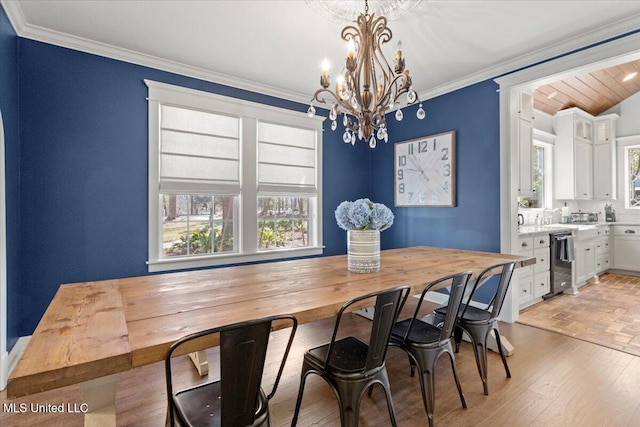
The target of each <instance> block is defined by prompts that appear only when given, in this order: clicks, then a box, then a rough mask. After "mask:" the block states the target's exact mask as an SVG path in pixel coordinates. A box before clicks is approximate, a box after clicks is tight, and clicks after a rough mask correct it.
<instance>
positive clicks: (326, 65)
mask: <svg viewBox="0 0 640 427" xmlns="http://www.w3.org/2000/svg"><path fill="white" fill-rule="evenodd" d="M330 65H331V64H329V60H328V59H326V58H325V59H324V61H322V75H323V76H328V75H329V66H330Z"/></svg>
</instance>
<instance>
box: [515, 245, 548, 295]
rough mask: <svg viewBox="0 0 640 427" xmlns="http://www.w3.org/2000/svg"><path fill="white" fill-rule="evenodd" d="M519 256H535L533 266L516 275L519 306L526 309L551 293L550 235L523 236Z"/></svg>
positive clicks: (520, 270)
mask: <svg viewBox="0 0 640 427" xmlns="http://www.w3.org/2000/svg"><path fill="white" fill-rule="evenodd" d="M517 248H518V251H517V252H516V254H517V255H522V256H529V257H531V256H535V257H536V263H535V264H534V265H533V266H529V267H524V268H519V269H517V270H516V273H515V274H514V278H515V279H517V284H518V290H519V293H518V305H519V306H520V308H524V307H526V306H529V305H531V304H534V303H536V302H538V301H541V300H542V296H543V295H545V294H548V293H549V235H548V234H543V235H534V236H521V237H519V238H518V246H517Z"/></svg>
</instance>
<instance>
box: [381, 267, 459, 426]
mask: <svg viewBox="0 0 640 427" xmlns="http://www.w3.org/2000/svg"><path fill="white" fill-rule="evenodd" d="M470 277H471V272H470V271H468V272H464V273H458V274H453V275H450V276H446V277H443V278H440V279H438V280H435V281H433V282H431V283H429V284H427V286H426V287H425V288H424V290H423V291H422V294H421V295H420V300H419V301H418V305H417V307H416V309H415V311H414V314H413V317H411V318H409V319H405V320H403V321H401V322H398V323H396V324H395V326H394V327H393V331H392V333H391V341H390V342H389V345H391V346H396V347H399V348H400V349H402V350H404V352H405V353H407V356H408V357H409V364H410V366H411V376H414V375H415V367H416V365H417V366H418V368H419V369H420V374H421V375H420V389H421V391H422V401H423V403H424V409H425V410H426V412H427V419H428V420H429V426H433V411H434V407H435V365H436V362H437V361H438V359H439V358H440V356H442V355H443V354H445V353H446V354H447V355H449V360H450V361H451V369H452V370H453V378H454V379H455V382H456V387H458V394H459V395H460V401H461V402H462V407H463V408H465V409H466V408H467V403H466V401H465V399H464V395H463V394H462V387H461V386H460V380H459V378H458V371H457V369H456V362H455V358H454V355H453V347H452V345H451V336H452V334H453V331H454V328H455V325H456V320H457V316H456V313H457V312H458V309H459V308H460V305H461V303H462V297H463V295H464V290H465V287H466V286H467V282H468V281H469V278H470ZM446 282H449V283H450V286H451V292H450V296H449V306H450V307H451V311H449V312H448V313H447V315H446V316H445V318H444V322H443V323H442V327H439V326H434V325H432V324H430V323H427V322H425V321H423V320H421V316H422V315H423V314H424V313H422V310H421V308H422V302H423V301H424V297H425V295H426V293H427V292H429V291H430V290H431V289H433V288H434V287H435V286H436V285H438V287H442V286H445V283H446Z"/></svg>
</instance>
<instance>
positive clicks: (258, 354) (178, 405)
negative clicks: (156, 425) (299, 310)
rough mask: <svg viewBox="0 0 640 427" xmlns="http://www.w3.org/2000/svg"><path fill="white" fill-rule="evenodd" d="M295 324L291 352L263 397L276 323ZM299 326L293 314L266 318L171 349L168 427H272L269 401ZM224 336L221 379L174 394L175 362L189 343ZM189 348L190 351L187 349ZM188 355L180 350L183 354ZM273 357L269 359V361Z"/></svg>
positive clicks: (182, 341) (204, 334)
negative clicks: (269, 349)
mask: <svg viewBox="0 0 640 427" xmlns="http://www.w3.org/2000/svg"><path fill="white" fill-rule="evenodd" d="M276 321H277V322H278V323H279V324H280V326H282V322H285V323H284V325H286V324H287V323H289V322H291V332H290V335H289V341H288V344H287V347H286V349H285V351H284V354H283V356H282V361H281V362H280V369H279V370H278V374H277V376H276V378H275V382H274V384H273V387H272V390H271V393H269V394H268V395H265V393H264V391H263V389H262V387H261V382H262V374H263V371H264V365H265V358H266V355H267V346H268V343H269V336H270V334H271V327H272V323H273V322H276ZM297 325H298V321H297V320H296V318H295V317H294V316H291V315H280V316H272V317H266V318H263V319H257V320H252V321H247V322H240V323H235V324H232V325H227V326H222V327H219V328H213V329H208V330H205V331H202V332H197V333H193V334H191V335H187V336H185V337H183V338H181V339H179V340H178V341H176V342H175V343H173V344H172V345H171V347H170V348H169V350H168V351H167V355H166V358H165V369H166V377H167V397H168V411H167V425H170V426H174V425H176V423H178V425H183V426H216V427H246V426H269V425H270V424H269V400H270V399H271V398H272V397H273V395H274V394H275V392H276V388H277V387H278V382H279V381H280V377H281V375H282V371H283V369H284V364H285V361H286V360H287V356H288V354H289V350H290V349H291V343H292V342H293V337H294V335H295V332H296V328H297ZM218 333H219V334H220V335H219V336H220V379H219V380H216V381H213V382H208V383H206V384H200V385H196V386H195V387H191V388H187V389H184V390H181V391H178V392H174V390H173V379H172V378H173V377H172V372H171V358H172V355H173V353H174V352H175V351H176V350H177V349H179V348H180V347H182V346H183V345H185V344H187V343H192V344H193V341H194V340H198V339H203V337H207V336H210V335H212V334H218ZM185 348H186V347H185ZM185 351H187V350H184V348H183V350H181V351H179V353H184V352H185ZM270 358H271V356H270Z"/></svg>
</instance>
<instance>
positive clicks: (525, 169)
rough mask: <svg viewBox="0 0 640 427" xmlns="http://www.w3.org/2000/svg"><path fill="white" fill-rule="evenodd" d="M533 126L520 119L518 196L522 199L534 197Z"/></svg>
mask: <svg viewBox="0 0 640 427" xmlns="http://www.w3.org/2000/svg"><path fill="white" fill-rule="evenodd" d="M532 146H533V125H532V124H531V122H528V121H526V120H522V119H518V157H519V160H518V162H519V164H520V174H519V181H518V195H519V196H520V197H531V196H533V159H532V158H531V149H532Z"/></svg>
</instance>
